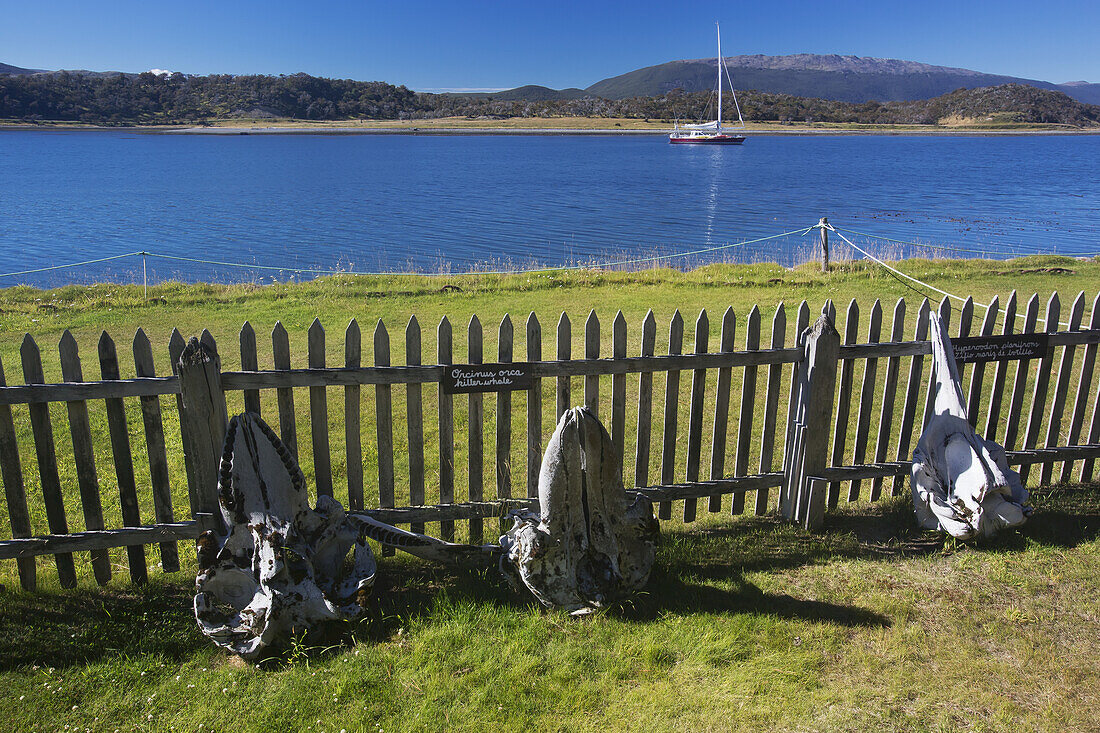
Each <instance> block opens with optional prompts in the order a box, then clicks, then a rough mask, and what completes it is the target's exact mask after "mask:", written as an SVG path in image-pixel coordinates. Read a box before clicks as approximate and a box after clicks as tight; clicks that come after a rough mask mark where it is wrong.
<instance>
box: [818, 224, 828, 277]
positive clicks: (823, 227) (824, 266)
mask: <svg viewBox="0 0 1100 733" xmlns="http://www.w3.org/2000/svg"><path fill="white" fill-rule="evenodd" d="M817 230H818V231H819V232H821V271H822V272H828V271H829V218H828V217H826V216H823V217H821V219H820V220H819V221H818V222H817Z"/></svg>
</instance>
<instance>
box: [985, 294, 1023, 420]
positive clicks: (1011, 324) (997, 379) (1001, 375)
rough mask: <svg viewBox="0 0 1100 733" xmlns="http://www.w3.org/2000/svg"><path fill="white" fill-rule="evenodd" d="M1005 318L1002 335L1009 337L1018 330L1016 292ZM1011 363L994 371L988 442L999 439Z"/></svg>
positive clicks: (1002, 364) (988, 415) (1005, 363)
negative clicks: (1002, 405)
mask: <svg viewBox="0 0 1100 733" xmlns="http://www.w3.org/2000/svg"><path fill="white" fill-rule="evenodd" d="M1004 311H1005V314H1004V315H1005V317H1004V322H1003V323H1002V324H1001V334H1002V335H1004V336H1007V335H1009V334H1011V333H1012V332H1013V331H1014V330H1015V328H1016V291H1015V290H1013V291H1012V293H1011V294H1010V295H1009V296H1008V300H1007V301H1006V302H1005V308H1004ZM1009 366H1011V362H1008V361H998V362H997V368H996V369H995V370H994V371H993V387H992V388H991V389H990V391H989V411H988V412H987V413H986V418H985V434H984V437H985V439H986V440H993V441H995V440H996V439H997V427H998V426H999V425H1000V424H1001V404H1002V402H1003V398H1004V391H1005V378H1006V377H1007V376H1008V368H1009Z"/></svg>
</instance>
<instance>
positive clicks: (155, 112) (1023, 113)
mask: <svg viewBox="0 0 1100 733" xmlns="http://www.w3.org/2000/svg"><path fill="white" fill-rule="evenodd" d="M536 91H537V89H536ZM548 91H549V90H548ZM570 91H573V90H570ZM531 96H533V97H542V96H552V95H543V94H541V93H539V94H532V95H531ZM712 97H713V95H712V94H710V93H708V92H685V91H683V90H680V89H674V90H672V91H670V92H668V93H666V94H661V95H657V96H638V97H629V98H625V99H605V98H602V97H596V96H583V97H581V98H572V99H561V98H542V99H539V98H536V99H530V98H515V99H504V98H500V97H497V96H489V97H486V96H484V95H481V96H462V95H448V94H423V93H417V92H413V91H411V90H409V89H407V88H406V87H404V86H393V85H392V84H387V83H385V82H377V81H374V82H361V81H352V80H349V79H324V78H319V77H313V76H308V75H306V74H294V75H292V76H228V75H218V76H186V75H183V74H173V75H159V76H158V75H154V74H152V73H144V74H108V75H87V74H79V73H68V72H59V73H53V74H22V75H3V74H0V119H8V120H18V121H27V122H35V121H40V120H51V121H53V120H56V121H71V122H86V123H95V124H196V123H199V124H201V123H203V122H204V121H211V120H215V119H224V118H230V117H252V118H256V117H260V118H262V117H283V118H290V119H301V120H343V119H377V120H392V119H424V118H431V117H472V118H479V117H487V118H510V117H556V116H569V117H608V118H610V117H618V118H637V119H643V118H644V119H650V120H668V121H672V120H677V119H678V120H685V121H691V120H699V119H709V118H711V116H712V115H713V110H709V111H708V105H709V104H712V103H713V101H712ZM739 98H740V102H741V111H742V113H743V115H744V117H745V119H746V120H748V121H781V122H836V123H863V124H937V123H943V122H959V121H977V122H983V121H995V122H997V123H1058V124H1066V125H1076V126H1095V125H1100V106H1095V105H1089V104H1084V103H1081V102H1077V101H1075V100H1073V99H1070V98H1069V97H1068V96H1066V95H1065V94H1063V93H1062V92H1057V91H1051V90H1046V89H1037V88H1035V87H1032V86H1026V85H1022V84H1004V85H1001V86H996V87H988V88H982V89H959V90H956V91H954V92H951V93H949V94H945V95H942V96H939V97H935V98H933V99H926V100H919V101H910V102H863V103H859V104H855V103H850V102H838V101H832V100H824V99H815V98H810V97H796V96H792V95H788V94H769V93H763V92H755V91H748V92H741V93H740V94H739ZM725 102H726V104H725V107H724V110H723V116H724V117H725V118H726V119H736V110H735V108H734V104H733V100H732V98H731V97H730V96H729V95H727V97H726V99H725Z"/></svg>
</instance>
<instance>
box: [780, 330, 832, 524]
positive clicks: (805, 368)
mask: <svg viewBox="0 0 1100 733" xmlns="http://www.w3.org/2000/svg"><path fill="white" fill-rule="evenodd" d="M803 354H804V356H803V360H802V363H801V365H800V368H799V378H798V396H797V402H796V407H795V422H794V425H793V427H792V430H791V432H790V435H789V436H788V440H789V441H791V442H792V446H791V450H790V454H791V460H789V461H788V462H787V465H786V466H785V469H786V472H787V475H786V476H785V477H784V481H785V484H784V487H783V492H782V495H781V504H780V513H781V515H782V516H783V518H784V519H787V520H790V521H794V522H798V523H800V524H803V525H804V526H805V527H806V528H807V529H810V530H814V529H818V528H820V527H821V525H822V523H823V522H824V520H825V488H826V485H827V484H826V482H825V481H823V480H821V479H820V476H821V472H822V471H823V470H824V468H825V463H826V460H827V454H828V445H829V422H830V417H831V416H832V411H833V402H834V398H835V393H836V372H837V362H838V357H839V355H840V334H839V333H837V331H836V328H835V327H834V326H833V322H832V320H830V318H829V317H828V315H826V314H824V313H823V314H822V315H821V317H820V318H818V319H817V322H816V323H814V325H813V326H812V327H811V328H810V329H809V332H808V333H807V335H806V338H805V346H804V352H803Z"/></svg>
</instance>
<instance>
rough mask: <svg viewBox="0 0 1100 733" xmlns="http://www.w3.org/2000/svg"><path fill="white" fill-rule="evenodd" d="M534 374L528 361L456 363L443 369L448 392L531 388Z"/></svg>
mask: <svg viewBox="0 0 1100 733" xmlns="http://www.w3.org/2000/svg"><path fill="white" fill-rule="evenodd" d="M533 380H534V376H532V373H531V365H530V364H528V363H527V362H514V363H510V364H455V365H450V366H447V367H446V369H444V371H443V391H444V392H445V393H446V394H468V393H470V392H508V391H510V390H514V389H530V388H531V385H532V383H533Z"/></svg>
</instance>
